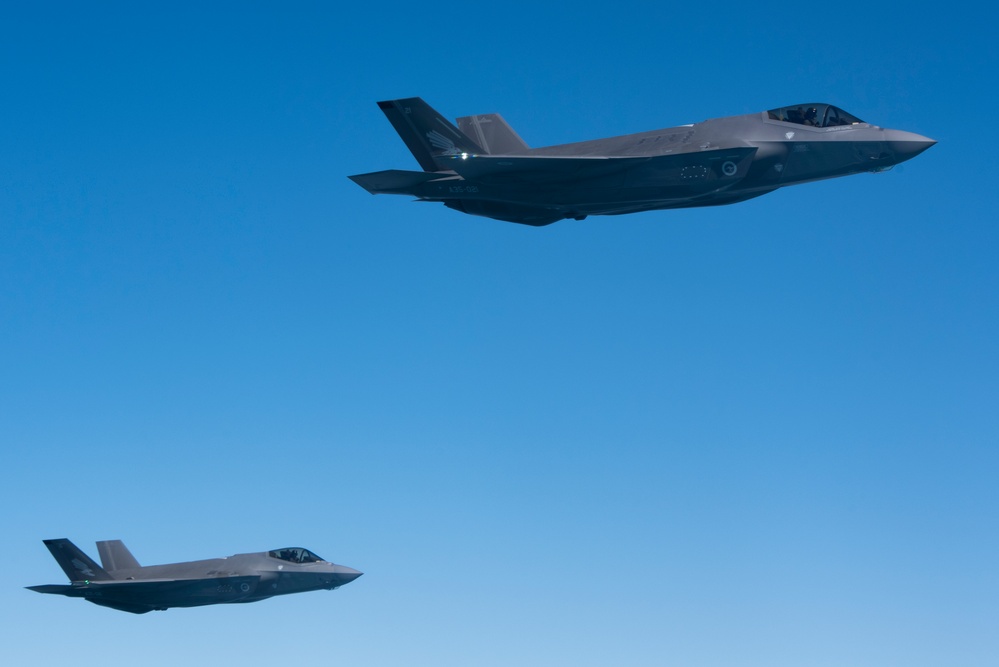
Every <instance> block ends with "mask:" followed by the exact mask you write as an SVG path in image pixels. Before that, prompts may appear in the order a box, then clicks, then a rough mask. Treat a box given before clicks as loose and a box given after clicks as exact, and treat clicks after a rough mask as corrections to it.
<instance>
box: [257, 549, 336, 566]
mask: <svg viewBox="0 0 999 667" xmlns="http://www.w3.org/2000/svg"><path fill="white" fill-rule="evenodd" d="M267 555H268V556H270V557H271V558H277V559H278V560H286V561H288V562H289V563H318V562H320V561H323V559H322V558H320V557H319V556H317V555H316V554H314V553H312V552H311V551H309V550H308V549H303V548H301V547H289V548H287V549H275V550H274V551H268V552H267Z"/></svg>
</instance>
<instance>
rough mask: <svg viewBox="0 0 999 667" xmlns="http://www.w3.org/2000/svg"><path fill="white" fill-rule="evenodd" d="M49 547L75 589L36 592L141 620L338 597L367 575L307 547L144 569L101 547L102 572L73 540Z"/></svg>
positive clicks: (116, 544)
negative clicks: (320, 594) (323, 594)
mask: <svg viewBox="0 0 999 667" xmlns="http://www.w3.org/2000/svg"><path fill="white" fill-rule="evenodd" d="M44 542H45V546H47V547H48V548H49V551H51V552H52V555H53V556H54V557H55V559H56V560H57V561H58V562H59V565H60V566H62V569H63V570H64V571H65V572H66V576H68V577H69V580H70V581H71V582H73V583H71V584H69V585H59V584H50V585H46V586H28V588H29V589H30V590H33V591H38V592H39V593H54V594H57V595H65V596H67V597H71V598H84V599H85V600H87V601H88V602H93V603H94V604H98V605H101V606H102V607H111V608H112V609H118V610H120V611H127V612H131V613H133V614H145V613H146V612H149V611H162V610H164V609H168V608H170V607H200V606H203V605H208V604H223V603H229V602H256V601H257V600H266V599H267V598H269V597H274V596H275V595H287V594H288V593H304V592H306V591H318V590H320V589H326V590H333V589H336V588H339V587H340V586H343V585H344V584H349V583H350V582H352V581H353V580H354V579H357V578H358V577H359V576H361V574H362V573H361V572H358V571H357V570H354V569H352V568H349V567H345V566H343V565H334V564H333V563H330V562H327V561H325V560H323V559H322V558H320V557H319V556H317V555H316V554H314V553H312V552H311V551H309V550H308V549H302V548H300V547H291V548H287V549H276V550H274V551H265V552H262V553H253V554H237V555H235V556H229V557H228V558H213V559H211V560H196V561H191V562H188V563H171V564H169V565H148V566H146V567H142V566H140V565H139V563H138V562H137V561H136V560H135V558H134V557H133V556H132V554H131V552H129V550H128V549H127V548H126V547H125V545H124V544H122V542H121V541H120V540H107V541H104V542H98V543H97V551H98V552H99V553H100V557H101V563H102V564H103V565H104V567H101V566H100V565H98V564H97V563H95V562H94V561H92V560H91V559H90V557H89V556H87V554H85V553H83V552H82V551H81V550H80V549H79V548H78V547H77V546H76V545H75V544H73V543H72V542H70V541H69V540H66V539H60V540H44Z"/></svg>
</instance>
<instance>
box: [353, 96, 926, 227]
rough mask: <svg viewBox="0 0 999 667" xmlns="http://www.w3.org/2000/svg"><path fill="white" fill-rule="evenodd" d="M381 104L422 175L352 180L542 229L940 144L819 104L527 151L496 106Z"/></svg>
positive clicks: (873, 166)
mask: <svg viewBox="0 0 999 667" xmlns="http://www.w3.org/2000/svg"><path fill="white" fill-rule="evenodd" d="M378 106H379V107H381V109H382V111H383V112H385V115H386V116H387V117H388V119H389V121H390V122H391V123H392V125H393V126H394V127H395V129H396V131H397V132H398V133H399V135H400V136H401V137H402V140H403V141H404V142H406V146H408V147H409V150H410V151H412V153H413V155H414V156H415V157H416V160H417V162H419V164H420V167H422V168H423V171H403V170H398V169H390V170H387V171H377V172H374V173H370V174H358V175H356V176H351V177H350V178H351V180H353V181H354V182H355V183H357V184H358V185H360V186H361V187H363V188H364V189H365V190H367V191H368V192H370V193H372V194H381V193H387V194H401V195H412V196H414V197H416V198H418V199H420V200H423V201H438V202H442V203H443V204H444V205H445V206H447V207H449V208H453V209H456V210H458V211H462V212H464V213H470V214H472V215H482V216H486V217H489V218H496V219H497V220H507V221H509V222H519V223H522V224H526V225H535V226H540V225H548V224H551V223H553V222H556V221H558V220H562V219H564V218H573V219H576V220H582V219H583V218H585V217H586V216H588V215H620V214H622V213H635V212H637V211H652V210H658V209H669V208H686V207H693V206H717V205H720V204H733V203H736V202H741V201H745V200H747V199H752V198H753V197H759V196H760V195H764V194H766V193H768V192H773V191H774V190H776V189H777V188H780V187H783V186H785V185H797V184H798V183H807V182H809V181H817V180H820V179H824V178H833V177H836V176H847V175H849V174H857V173H860V172H865V171H884V170H886V169H889V168H891V167H893V166H894V165H896V164H898V163H900V162H904V161H905V160H908V159H910V158H913V157H915V156H916V155H919V154H920V153H922V152H923V151H924V150H926V149H927V148H929V147H930V146H932V145H933V144H934V143H936V142H935V141H933V140H932V139H927V138H926V137H923V136H920V135H918V134H913V133H912V132H903V131H901V130H886V129H883V128H880V127H877V126H875V125H871V124H870V123H865V122H864V121H862V120H860V119H859V118H857V117H856V116H853V115H851V114H849V113H847V112H845V111H843V110H842V109H839V108H837V107H834V106H832V105H831V104H818V103H810V104H796V105H793V106H789V107H782V108H779V109H771V110H770V111H761V112H759V113H753V114H748V115H744V116H731V117H728V118H715V119H712V120H706V121H703V122H701V123H695V124H693V125H681V126H680V127H671V128H668V129H665V130H654V131H652V132H642V133H639V134H629V135H626V136H621V137H612V138H609V139H596V140H593V141H583V142H579V143H573V144H563V145H560V146H549V147H547V148H528V146H527V144H526V143H524V140H523V139H521V138H520V136H519V135H518V134H517V133H516V132H514V131H513V129H512V128H511V127H510V126H509V125H508V124H507V123H506V121H504V120H503V118H502V117H500V116H499V114H486V115H482V116H466V117H464V118H459V119H458V126H457V127H455V126H454V125H452V124H451V123H450V122H448V121H447V120H446V119H445V118H443V117H442V116H441V115H440V114H439V113H437V112H436V111H434V110H433V109H432V108H430V106H428V105H427V104H426V102H424V101H423V100H422V99H420V98H418V97H413V98H409V99H402V100H392V101H388V102H379V103H378Z"/></svg>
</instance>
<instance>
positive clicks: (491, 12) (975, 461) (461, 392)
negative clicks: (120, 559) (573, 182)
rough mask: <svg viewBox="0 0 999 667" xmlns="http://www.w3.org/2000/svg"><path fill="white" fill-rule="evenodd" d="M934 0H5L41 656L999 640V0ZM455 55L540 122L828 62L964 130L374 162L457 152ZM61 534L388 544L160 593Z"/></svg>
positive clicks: (28, 581) (3, 43) (10, 175)
mask: <svg viewBox="0 0 999 667" xmlns="http://www.w3.org/2000/svg"><path fill="white" fill-rule="evenodd" d="M896 7H897V5H893V4H892V3H874V4H866V5H864V6H863V7H859V6H858V7H855V8H850V7H844V8H842V9H837V10H818V9H814V8H812V9H805V8H792V7H789V6H787V4H786V3H774V4H762V5H760V4H754V5H746V4H745V3H743V4H741V5H740V6H738V7H733V8H731V9H722V8H720V7H718V8H712V9H711V10H710V11H709V10H708V9H706V8H705V7H703V6H701V5H696V4H689V5H686V6H680V7H664V6H663V5H662V4H661V3H627V2H626V3H616V4H615V5H613V6H608V5H595V4H594V5H587V4H585V3H584V4H579V3H565V4H560V5H555V4H548V5H545V6H543V7H538V6H536V5H535V4H534V3H505V4H503V5H497V6H494V7H490V8H487V9H478V8H477V7H476V6H473V5H439V4H437V5H435V4H424V5H414V4H413V3H393V2H389V3H378V4H376V5H362V4H360V3H358V4H356V6H352V7H350V8H346V9H343V8H340V9H333V8H330V7H327V6H325V5H324V4H317V5H308V4H298V3H283V4H282V5H280V6H279V7H277V8H273V9H272V8H266V7H263V6H260V5H257V4H254V5H253V6H251V7H249V8H247V7H246V6H244V5H242V4H231V5H216V6H214V7H212V8H207V9H206V8H204V7H200V6H195V5H181V6H179V7H178V6H175V5H169V6H166V5H164V6H162V7H157V8H152V9H150V8H147V7H142V8H138V7H136V6H134V5H133V4H131V3H122V4H117V5H116V4H100V5H98V6H97V7H90V6H88V7H85V8H83V7H78V6H74V5H62V4H58V3H55V4H45V3H39V4H37V5H33V6H32V7H31V8H30V9H27V8H8V9H7V11H6V12H5V17H4V20H3V21H2V22H0V75H2V81H3V87H4V90H5V92H6V94H5V96H4V99H5V101H4V104H3V108H2V109H0V142H2V144H0V145H2V146H3V148H2V150H0V180H2V187H0V441H2V444H3V452H4V455H5V465H4V466H3V467H2V471H3V472H2V476H0V501H2V503H3V506H4V507H5V508H6V509H5V511H4V512H3V513H2V515H0V517H2V518H0V529H2V530H0V532H2V534H3V535H4V545H5V547H6V552H7V554H8V567H7V568H6V569H7V574H6V576H5V577H3V581H4V586H3V587H2V590H0V623H2V625H3V627H4V628H5V635H6V636H7V638H8V639H7V641H6V642H5V649H4V653H5V655H6V657H7V659H8V661H10V662H12V663H21V662H27V661H29V660H32V661H37V659H38V658H39V656H43V657H44V660H45V662H47V663H57V662H65V661H76V662H80V661H81V660H84V661H85V662H86V661H87V660H88V658H87V656H101V659H102V660H104V661H105V662H107V663H109V664H119V663H123V662H125V661H130V662H139V663H142V664H148V665H174V664H178V663H179V662H186V663H190V664H202V663H207V662H218V661H224V662H226V663H237V662H238V663H239V664H246V665H256V664H271V663H273V662H275V661H281V662H282V663H287V662H289V661H302V662H312V663H317V662H318V663H319V664H325V663H339V664H366V665H399V664H407V665H434V666H441V665H512V664H517V665H551V664H557V665H607V664H629V665H694V666H713V665H767V666H768V667H773V666H775V665H777V666H779V665H802V664H807V665H844V664H850V665H859V666H863V665H872V666H873V665H878V666H884V665H901V664H905V665H909V666H912V665H955V664H960V665H990V664H994V659H995V656H996V655H997V654H999V640H997V637H999V633H997V632H996V627H997V625H999V602H997V600H999V577H997V575H996V563H997V562H999V538H997V535H999V520H997V516H999V491H997V484H996V479H997V473H999V410H997V409H996V406H997V404H999V354H997V346H996V341H997V340H999V268H997V264H996V257H997V250H999V232H997V228H996V217H995V216H996V213H995V212H996V208H997V204H999V196H997V194H996V192H997V191H996V188H995V183H996V180H997V176H999V170H997V168H996V165H995V161H994V160H993V159H992V158H991V157H990V151H989V150H988V142H987V141H983V136H984V137H987V134H983V130H984V128H983V125H982V122H983V121H985V120H987V119H988V118H990V117H991V115H992V113H991V109H992V107H993V106H994V105H995V103H996V99H995V93H994V89H995V87H996V85H995V84H996V79H995V71H996V66H997V65H999V57H997V47H996V42H995V39H994V35H993V34H992V32H993V28H994V26H995V25H996V24H997V19H999V16H997V15H996V10H995V9H994V8H990V9H981V10H978V11H976V12H974V13H973V14H969V13H963V14H959V13H947V12H946V11H945V10H944V8H941V7H934V8H933V10H932V11H930V10H929V9H928V8H927V9H925V10H923V9H919V8H910V9H909V10H907V11H905V12H899V11H898V10H897V9H896ZM413 95H420V96H422V97H424V98H425V99H426V100H427V101H428V102H429V103H430V104H432V105H433V106H434V107H435V108H437V109H438V110H440V111H441V112H442V113H444V114H445V115H446V116H449V117H452V118H453V117H457V116H462V115H468V114H473V113H488V112H499V113H502V114H503V115H504V117H505V118H506V119H507V120H508V121H509V122H510V124H511V125H512V126H513V127H514V128H515V129H516V130H517V131H518V132H519V133H520V134H521V136H522V137H523V138H524V139H525V140H526V141H527V142H528V143H529V144H531V145H536V146H540V145H548V144H556V143H563V142H567V141H575V140H583V139H589V138H596V137H600V136H611V135H615V134H625V133H629V132H637V131H642V130H647V129H654V128H658V127H668V126H672V125H678V124H683V123H689V122H696V121H699V120H703V119H706V118H711V117H718V116H726V115H735V114H742V113H750V112H754V111H760V110H762V109H767V108H772V107H777V106H782V105H786V104H794V103H798V102H804V101H812V100H822V101H828V102H831V103H834V104H837V105H839V106H841V107H843V108H844V109H846V110H848V111H849V112H851V113H853V114H855V115H857V116H859V117H860V118H863V119H864V120H868V121H870V122H873V123H876V124H879V125H883V126H886V127H892V128H898V129H904V130H909V131H914V132H918V133H920V134H924V135H927V136H930V137H932V138H934V139H936V140H938V141H939V142H940V143H939V144H938V145H937V146H935V147H934V148H933V149H931V150H930V151H928V152H927V153H925V154H923V155H922V156H920V157H918V158H916V159H915V160H913V161H911V162H909V163H906V164H905V165H902V166H901V167H898V168H896V169H894V170H893V171H891V172H888V173H885V174H879V175H861V176H855V177H850V178H844V179H836V180H832V181H826V182H822V183H816V184H811V185H805V186H800V187H795V188H788V189H786V190H782V191H779V192H776V193H774V194H772V195H768V196H766V197H763V198H760V199H756V200H753V201H750V202H746V203H743V204H739V205H736V206H731V207H720V208H716V209H700V210H687V211H683V210H681V211H670V212H655V213H646V214H640V215H632V216H623V217H591V218H589V219H587V220H585V221H583V222H573V221H565V222H561V223H558V224H555V225H552V226H550V227H546V228H540V229H533V228H528V227H522V226H519V225H512V224H506V223H501V222H497V221H491V220H488V219H484V218H474V217H469V216H463V215H461V214H459V213H456V212H454V211H450V210H448V209H445V208H444V207H442V206H439V205H430V204H415V203H411V202H409V201H407V200H406V198H403V197H371V196H370V195H368V194H367V193H365V192H364V191H363V190H361V189H360V188H358V187H357V186H356V185H354V184H353V183H352V182H350V181H349V180H348V179H347V178H346V176H347V175H348V174H354V173H361V172H366V171H374V170H378V169H387V168H402V169H412V168H416V165H415V162H414V160H413V159H412V157H411V156H410V154H409V153H408V151H407V150H406V148H405V146H404V145H403V143H402V142H401V141H400V140H399V138H398V137H397V135H396V134H395V132H394V131H393V130H392V128H391V126H390V125H389V124H388V123H387V122H386V120H385V118H384V117H383V115H382V114H381V112H380V111H379V110H378V108H377V107H376V106H375V101H377V100H382V99H391V98H396V97H406V96H413ZM985 132H987V130H985ZM50 537H69V538H70V539H72V540H74V541H75V542H76V543H77V544H79V545H80V546H81V547H83V548H84V549H85V550H88V551H90V552H91V553H92V554H94V552H95V551H96V550H95V549H94V547H93V542H94V541H95V540H100V539H113V538H120V539H123V540H124V541H125V542H126V543H127V544H129V546H130V547H131V548H132V551H133V552H134V553H135V555H136V557H137V558H138V559H139V561H140V562H142V563H146V564H154V563H159V562H170V561H176V560H189V559H196V558H206V557H214V556H223V555H228V554H232V553H238V552H246V551H259V550H265V549H270V548H275V547H279V546H286V545H301V546H306V547H308V548H310V549H313V550H314V551H316V552H317V553H319V554H320V555H322V556H324V557H326V558H328V559H330V560H333V561H335V562H339V563H343V564H346V565H350V566H352V567H356V568H358V569H360V570H362V571H364V572H365V573H366V574H365V576H364V577H363V578H361V579H359V580H358V581H357V582H355V583H353V584H351V585H350V586H347V587H344V588H343V589H341V590H339V591H337V592H335V593H312V594H309V595H301V596H291V597H287V598H276V599H273V600H268V601H265V602H261V603H259V604H253V605H233V606H229V607H227V606H217V607H207V608H202V609H192V610H171V611H168V612H166V613H157V614H150V615H146V616H135V617H133V616H131V615H128V614H121V613H117V612H113V611H111V610H107V609H102V608H99V607H95V606H92V605H85V604H83V603H82V602H76V601H71V600H66V599H61V598H56V597H51V596H41V595H37V594H34V593H32V592H30V591H25V590H24V589H23V588H22V587H23V586H26V585H32V584H41V583H57V582H61V581H62V580H63V575H62V572H61V571H60V570H59V568H58V566H57V565H56V563H55V562H54V561H53V560H52V559H51V558H50V557H49V555H48V553H47V552H46V550H45V548H44V546H43V545H42V543H41V540H42V539H43V538H50ZM94 555H96V554H94Z"/></svg>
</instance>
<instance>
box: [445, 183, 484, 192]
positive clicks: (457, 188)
mask: <svg viewBox="0 0 999 667" xmlns="http://www.w3.org/2000/svg"><path fill="white" fill-rule="evenodd" d="M447 191H448V192H451V193H454V194H467V193H472V194H474V193H476V192H478V191H479V186H477V185H452V186H449V187H448V189H447Z"/></svg>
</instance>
